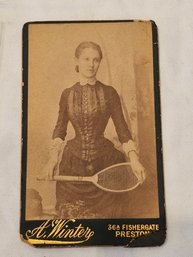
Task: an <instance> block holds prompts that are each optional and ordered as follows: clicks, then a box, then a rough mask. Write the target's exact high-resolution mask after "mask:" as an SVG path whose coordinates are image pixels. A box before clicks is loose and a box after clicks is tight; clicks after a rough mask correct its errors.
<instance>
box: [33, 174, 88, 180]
mask: <svg viewBox="0 0 193 257" xmlns="http://www.w3.org/2000/svg"><path fill="white" fill-rule="evenodd" d="M36 179H37V180H38V181H88V182H92V178H91V177H82V176H62V175H55V176H54V177H53V179H52V180H48V179H47V178H46V177H37V178H36Z"/></svg>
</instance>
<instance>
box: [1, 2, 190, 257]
mask: <svg viewBox="0 0 193 257" xmlns="http://www.w3.org/2000/svg"><path fill="white" fill-rule="evenodd" d="M192 16H193V1H191V0H189V1H188V0H168V1H163V0H146V1H144V0H133V1H132V0H111V1H108V0H106V1H104V0H103V1H101V0H98V1H91V0H87V1H86V0H85V1H84V0H77V1H65V0H61V1H60V0H55V1H54V0H44V1H43V0H39V1H38V0H33V1H27V0H26V1H25V0H15V1H14V0H7V1H6V0H0V23H1V25H0V36H1V41H0V174H1V176H0V191H1V192H0V241H1V242H0V252H1V256H2V257H15V256H16V257H28V256H29V257H31V256H33V257H36V256H39V257H40V256H41V257H44V256H45V257H55V256H57V257H60V256H71V257H76V256H80V257H87V256H89V257H91V256H93V257H94V256H97V257H98V256H100V257H108V256H111V257H118V256H120V257H125V256H143V257H146V256H148V257H151V256H153V257H159V256H161V257H163V256H164V257H167V256H171V257H183V256H184V257H191V256H193V187H192V181H193V154H192V152H193V145H192V142H193V102H192V95H193V65H192V60H193V17H192ZM89 19H92V20H95V19H102V20H111V19H113V20H115V19H145V20H149V19H152V20H154V21H155V22H156V24H157V26H158V28H159V54H160V76H161V105H162V132H163V153H164V171H165V172H164V173H165V194H166V212H167V228H168V232H167V240H166V242H165V244H164V245H163V246H161V247H155V248H137V249H136V248H135V249H126V248H122V247H116V248H113V247H90V248H88V247H87V248H76V249H64V248H63V249H36V248H33V247H31V246H29V245H27V244H25V243H23V242H22V241H21V240H20V238H19V206H20V158H21V156H20V147H21V144H20V138H21V125H20V124H21V66H22V65H21V56H22V55H21V54H22V52H21V51H22V41H21V40H22V36H21V35H22V34H21V33H22V26H23V24H24V23H25V22H28V21H43V20H89Z"/></svg>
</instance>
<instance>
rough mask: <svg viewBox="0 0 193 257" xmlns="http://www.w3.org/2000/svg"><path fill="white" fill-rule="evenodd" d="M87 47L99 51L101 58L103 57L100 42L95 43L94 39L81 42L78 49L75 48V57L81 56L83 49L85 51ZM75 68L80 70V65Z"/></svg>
mask: <svg viewBox="0 0 193 257" xmlns="http://www.w3.org/2000/svg"><path fill="white" fill-rule="evenodd" d="M85 48H92V49H94V50H97V52H98V53H99V56H100V59H102V58H103V54H102V50H101V47H100V46H99V45H98V44H96V43H94V42H92V41H83V42H82V43H80V44H79V45H78V46H77V48H76V50H75V57H76V58H79V57H80V55H81V53H82V51H83V50H84V49H85ZM75 70H76V72H79V67H78V66H76V67H75Z"/></svg>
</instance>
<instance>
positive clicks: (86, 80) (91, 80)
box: [79, 74, 96, 86]
mask: <svg viewBox="0 0 193 257" xmlns="http://www.w3.org/2000/svg"><path fill="white" fill-rule="evenodd" d="M79 82H80V85H81V86H84V85H86V84H90V85H94V84H95V83H96V77H92V78H86V77H83V76H82V75H81V74H79Z"/></svg>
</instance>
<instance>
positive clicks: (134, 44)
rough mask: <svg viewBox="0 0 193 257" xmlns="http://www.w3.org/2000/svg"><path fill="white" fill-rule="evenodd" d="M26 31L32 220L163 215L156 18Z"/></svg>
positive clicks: (28, 212) (28, 205)
mask: <svg viewBox="0 0 193 257" xmlns="http://www.w3.org/2000/svg"><path fill="white" fill-rule="evenodd" d="M28 33H29V34H28V71H27V73H28V96H27V97H28V106H27V108H28V111H27V157H26V158H27V168H26V219H29V220H30V219H32V220H33V219H45V218H46V217H49V216H50V217H58V218H70V217H73V218H77V219H84V218H86V219H90V218H93V219H95V218H147V217H150V218H157V217H159V206H158V186H157V163H156V160H157V156H156V134H155V133H156V132H155V106H154V101H155V99H154V78H153V49H152V24H151V22H122V23H121V22H116V23H110V22H109V23H108V22H107V23H72V24H68V23H59V24H57V23H56V24H30V25H29V32H28ZM24 100H25V99H24Z"/></svg>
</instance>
